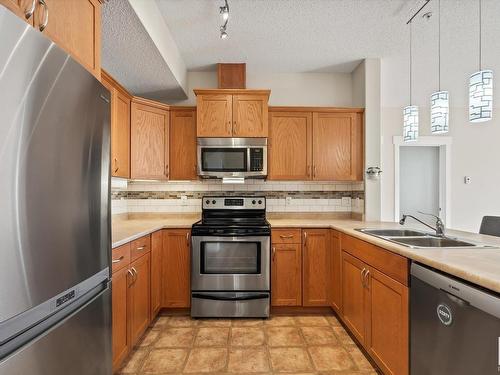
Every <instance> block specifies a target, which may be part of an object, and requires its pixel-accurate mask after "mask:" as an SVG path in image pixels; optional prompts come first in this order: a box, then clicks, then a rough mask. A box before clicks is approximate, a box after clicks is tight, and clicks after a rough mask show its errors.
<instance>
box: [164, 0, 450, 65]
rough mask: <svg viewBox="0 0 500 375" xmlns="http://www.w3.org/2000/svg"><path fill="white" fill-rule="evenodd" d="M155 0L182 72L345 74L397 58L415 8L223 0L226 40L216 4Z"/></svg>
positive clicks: (396, 1) (386, 1) (378, 0)
mask: <svg viewBox="0 0 500 375" xmlns="http://www.w3.org/2000/svg"><path fill="white" fill-rule="evenodd" d="M156 1H157V4H158V7H159V8H160V11H161V12H162V15H163V17H164V18H165V20H166V23H167V25H168V27H169V28H170V30H171V32H172V34H173V37H174V39H175V40H176V42H177V45H178V47H179V49H180V51H181V54H182V56H183V58H184V61H185V63H186V65H187V67H188V70H195V71H196V70H211V69H213V65H214V64H215V63H217V62H223V61H228V62H230V61H234V62H236V61H244V62H247V66H248V69H252V70H255V71H266V72H351V71H352V70H353V68H354V67H356V65H357V64H358V63H359V62H360V61H361V60H362V59H363V58H366V57H384V56H385V55H390V54H392V53H394V52H397V51H399V50H401V48H402V47H403V46H404V42H405V40H404V39H402V38H401V33H402V32H404V31H405V27H404V25H405V22H406V20H407V17H408V14H409V11H410V10H411V9H412V8H413V7H415V6H416V5H418V4H419V3H420V2H421V1H418V0H229V7H230V19H229V25H228V34H229V38H228V39H226V40H221V39H220V38H219V26H220V24H221V19H220V16H219V14H218V12H219V6H221V5H223V1H222V0H182V1H180V0H156ZM453 1H458V0H453Z"/></svg>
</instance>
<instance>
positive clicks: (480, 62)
mask: <svg viewBox="0 0 500 375" xmlns="http://www.w3.org/2000/svg"><path fill="white" fill-rule="evenodd" d="M481 5H482V1H481V0H479V70H481V66H482V56H481V55H482V52H483V48H482V47H483V46H482V45H481V43H482V39H483V38H482V31H483V30H482V29H483V28H482V9H481V8H482V7H481Z"/></svg>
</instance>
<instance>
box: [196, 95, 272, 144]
mask: <svg viewBox="0 0 500 375" xmlns="http://www.w3.org/2000/svg"><path fill="white" fill-rule="evenodd" d="M194 92H195V94H196V97H197V99H196V100H197V115H196V119H197V122H196V135H197V136H198V137H267V133H268V104H267V102H268V100H269V93H270V91H269V90H239V89H217V90H194Z"/></svg>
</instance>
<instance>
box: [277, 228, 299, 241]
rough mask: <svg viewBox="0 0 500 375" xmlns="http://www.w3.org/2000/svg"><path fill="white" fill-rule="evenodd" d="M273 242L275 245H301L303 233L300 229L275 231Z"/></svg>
mask: <svg viewBox="0 0 500 375" xmlns="http://www.w3.org/2000/svg"><path fill="white" fill-rule="evenodd" d="M272 242H273V244H280V243H301V231H300V229H273V230H272Z"/></svg>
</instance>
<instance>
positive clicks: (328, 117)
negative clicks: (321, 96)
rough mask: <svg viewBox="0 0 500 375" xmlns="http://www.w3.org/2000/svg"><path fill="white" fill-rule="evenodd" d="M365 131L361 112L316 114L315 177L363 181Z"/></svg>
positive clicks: (317, 178)
mask: <svg viewBox="0 0 500 375" xmlns="http://www.w3.org/2000/svg"><path fill="white" fill-rule="evenodd" d="M362 134H363V126H362V117H361V115H359V114H357V113H321V112H319V113H318V112H316V113H314V114H313V180H317V181H356V180H362V178H363V177H362V174H363V170H362V169H363V136H362Z"/></svg>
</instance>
